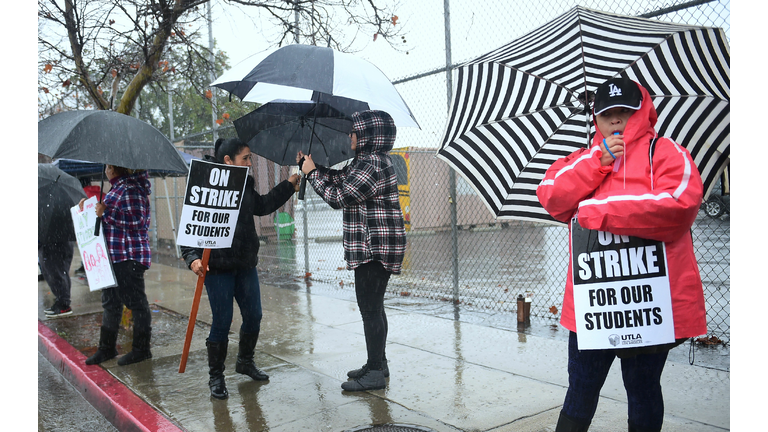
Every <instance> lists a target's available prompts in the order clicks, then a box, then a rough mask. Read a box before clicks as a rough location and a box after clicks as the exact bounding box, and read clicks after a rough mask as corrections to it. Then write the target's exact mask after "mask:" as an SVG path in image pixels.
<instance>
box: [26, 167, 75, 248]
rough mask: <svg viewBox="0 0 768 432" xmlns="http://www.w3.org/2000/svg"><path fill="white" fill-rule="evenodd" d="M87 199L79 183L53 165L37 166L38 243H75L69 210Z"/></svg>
mask: <svg viewBox="0 0 768 432" xmlns="http://www.w3.org/2000/svg"><path fill="white" fill-rule="evenodd" d="M82 198H87V196H86V195H85V191H83V186H82V185H81V184H80V180H78V179H76V178H74V177H72V176H71V175H69V174H67V173H65V172H64V171H62V170H60V169H58V168H56V167H55V166H53V165H52V164H37V240H38V241H39V242H41V243H53V242H62V241H72V240H75V230H74V227H73V225H72V215H71V213H70V210H69V209H70V208H71V207H72V206H74V205H75V204H77V203H79V202H80V200H81V199H82Z"/></svg>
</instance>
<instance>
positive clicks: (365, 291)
mask: <svg viewBox="0 0 768 432" xmlns="http://www.w3.org/2000/svg"><path fill="white" fill-rule="evenodd" d="M390 275H391V273H390V272H388V271H386V270H385V269H384V266H383V265H382V264H381V263H380V262H378V261H373V262H369V263H365V264H362V265H361V266H359V267H357V268H356V269H355V294H356V296H357V307H358V308H359V309H360V315H361V316H362V318H363V332H364V333H365V346H366V348H367V350H368V367H370V368H371V369H381V367H382V364H381V363H382V360H384V359H385V358H386V353H385V346H386V344H387V331H388V330H389V328H388V324H387V314H386V312H384V293H385V292H386V290H387V283H389V277H390Z"/></svg>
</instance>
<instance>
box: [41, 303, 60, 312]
mask: <svg viewBox="0 0 768 432" xmlns="http://www.w3.org/2000/svg"><path fill="white" fill-rule="evenodd" d="M58 307H59V301H58V300H55V301H54V302H53V304H52V305H51V307H49V308H48V309H44V310H43V313H44V314H46V315H50V314H52V313H53V311H54V309H57V308H58Z"/></svg>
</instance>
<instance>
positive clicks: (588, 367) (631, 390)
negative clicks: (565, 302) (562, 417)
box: [562, 332, 669, 430]
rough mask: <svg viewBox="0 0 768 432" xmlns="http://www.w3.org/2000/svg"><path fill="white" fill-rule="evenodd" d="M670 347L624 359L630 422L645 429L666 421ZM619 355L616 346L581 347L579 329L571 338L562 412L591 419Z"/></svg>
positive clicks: (623, 375)
mask: <svg viewBox="0 0 768 432" xmlns="http://www.w3.org/2000/svg"><path fill="white" fill-rule="evenodd" d="M668 353H669V351H663V352H660V353H656V354H640V355H637V356H635V357H630V358H624V359H621V375H622V377H623V378H624V388H625V389H626V390H627V402H628V405H629V407H628V410H629V413H628V414H629V424H631V425H632V426H634V427H636V428H642V429H644V430H660V429H661V425H662V423H663V421H664V398H663V396H662V393H661V373H662V371H663V370H664V363H665V362H666V361H667V354H668ZM615 357H616V351H615V350H583V351H580V350H579V347H578V341H577V338H576V333H574V332H571V334H570V338H569V340H568V392H567V393H566V395H565V402H564V403H563V410H562V412H563V413H564V414H566V415H567V416H569V417H571V418H573V419H576V420H579V421H582V422H585V423H589V422H591V421H592V417H593V416H594V415H595V410H597V402H598V398H599V397H600V389H601V388H602V387H603V384H604V383H605V379H606V377H607V376H608V371H609V370H610V368H611V364H613V359H614V358H615Z"/></svg>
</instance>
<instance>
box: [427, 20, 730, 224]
mask: <svg viewBox="0 0 768 432" xmlns="http://www.w3.org/2000/svg"><path fill="white" fill-rule="evenodd" d="M619 75H621V76H626V77H629V78H631V79H633V80H635V81H637V82H639V83H640V84H642V85H643V86H644V87H645V88H646V89H648V91H649V92H650V94H651V96H652V98H653V102H654V105H655V106H656V110H657V112H658V115H659V119H658V122H657V124H656V129H657V131H658V132H659V134H660V135H661V136H667V137H670V138H672V139H674V140H675V141H677V142H678V143H680V144H682V145H685V146H686V148H687V149H688V150H689V151H690V153H691V155H692V156H693V158H694V160H695V162H696V164H697V166H698V168H699V171H700V173H701V176H702V180H703V181H704V190H705V192H706V195H709V192H710V190H711V189H712V187H713V185H714V183H715V181H716V180H717V177H718V176H719V175H720V174H721V173H722V171H723V169H724V167H725V165H726V164H727V163H728V159H729V157H730V150H729V146H730V53H729V48H728V41H727V40H726V37H725V34H724V32H723V30H722V29H719V28H705V27H694V26H687V25H679V24H671V23H664V22H659V21H653V20H649V19H644V18H635V17H626V16H620V15H614V14H608V13H604V12H599V11H594V10H590V9H585V8H582V7H575V8H574V9H571V10H570V11H569V12H567V13H565V14H563V15H561V16H560V17H558V18H557V19H555V20H553V21H551V22H550V23H548V24H546V25H544V26H542V27H540V28H538V29H537V30H534V31H533V32H531V33H529V34H527V35H525V36H523V37H521V38H519V39H517V40H515V41H513V42H511V43H509V44H507V45H504V46H502V47H500V48H498V49H496V50H493V51H491V52H489V53H488V54H485V55H483V56H481V57H479V58H477V59H475V60H472V61H469V62H467V63H465V64H463V65H461V66H460V67H459V68H458V73H457V77H458V79H457V80H456V89H455V91H454V94H453V100H452V104H451V105H452V106H451V109H450V112H449V117H448V122H447V126H446V131H445V134H444V137H443V142H442V144H441V146H440V149H439V150H438V152H437V156H438V157H439V158H440V159H443V160H444V161H446V162H447V163H448V164H449V165H451V166H452V167H453V168H454V169H455V170H456V171H458V172H459V173H460V174H461V175H462V176H463V177H464V178H465V179H466V180H467V181H468V182H469V183H470V184H471V185H472V186H473V187H474V189H475V190H476V192H477V193H478V195H479V196H480V197H481V198H482V199H483V201H484V202H485V204H486V205H487V206H488V209H489V210H490V211H491V213H493V214H494V215H495V216H496V217H497V219H523V220H534V221H549V222H556V221H555V220H554V219H553V218H552V217H551V216H550V215H549V214H548V213H547V212H546V211H545V210H544V209H543V208H542V207H541V204H540V203H539V200H538V198H537V197H536V188H537V186H538V184H539V182H540V181H541V180H542V179H543V178H544V173H545V172H546V170H547V168H548V167H549V166H550V165H551V164H552V163H553V162H554V161H555V160H557V159H559V158H561V157H563V156H566V155H568V154H570V153H571V152H573V151H574V150H577V149H579V148H581V147H585V146H587V145H588V144H589V143H590V137H591V134H592V133H594V127H593V125H592V124H591V114H590V113H591V111H590V107H589V103H590V101H591V99H590V98H591V95H593V94H594V90H595V89H596V88H597V86H598V85H600V84H601V83H603V82H604V81H605V80H607V79H609V78H612V77H616V76H619Z"/></svg>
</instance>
